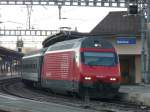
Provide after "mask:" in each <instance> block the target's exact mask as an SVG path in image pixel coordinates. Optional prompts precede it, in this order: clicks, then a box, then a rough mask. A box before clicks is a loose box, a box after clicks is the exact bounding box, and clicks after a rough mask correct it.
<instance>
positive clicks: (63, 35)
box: [42, 31, 90, 47]
mask: <svg viewBox="0 0 150 112" xmlns="http://www.w3.org/2000/svg"><path fill="white" fill-rule="evenodd" d="M84 36H90V34H88V33H79V32H73V31H61V32H59V33H57V34H54V35H52V36H49V37H47V38H46V39H45V40H44V41H43V43H42V45H43V47H48V46H50V45H52V44H55V43H56V42H61V41H65V40H71V39H78V38H83V37H84Z"/></svg>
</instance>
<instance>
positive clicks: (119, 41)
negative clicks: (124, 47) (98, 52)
mask: <svg viewBox="0 0 150 112" xmlns="http://www.w3.org/2000/svg"><path fill="white" fill-rule="evenodd" d="M117 44H136V38H135V37H134V38H133V37H118V38H117Z"/></svg>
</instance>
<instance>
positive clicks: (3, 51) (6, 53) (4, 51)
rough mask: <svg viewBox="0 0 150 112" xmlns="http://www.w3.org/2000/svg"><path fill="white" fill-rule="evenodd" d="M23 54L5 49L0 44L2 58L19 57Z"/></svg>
mask: <svg viewBox="0 0 150 112" xmlns="http://www.w3.org/2000/svg"><path fill="white" fill-rule="evenodd" d="M22 56H23V53H19V52H17V51H14V50H11V49H7V48H4V47H1V46H0V57H2V58H4V57H5V58H6V57H7V58H13V59H20V58H21V57H22Z"/></svg>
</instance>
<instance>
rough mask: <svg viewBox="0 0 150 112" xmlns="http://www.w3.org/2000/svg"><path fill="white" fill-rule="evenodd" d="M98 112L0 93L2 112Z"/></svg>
mask: <svg viewBox="0 0 150 112" xmlns="http://www.w3.org/2000/svg"><path fill="white" fill-rule="evenodd" d="M1 111H2V112H3V111H6V112H97V111H95V110H87V109H82V108H79V107H78V108H77V107H70V106H66V105H60V104H56V103H50V102H38V101H33V100H27V99H22V98H17V97H14V96H10V95H5V94H1V93H0V112H1ZM99 112H100V111H99Z"/></svg>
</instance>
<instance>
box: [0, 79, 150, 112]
mask: <svg viewBox="0 0 150 112" xmlns="http://www.w3.org/2000/svg"><path fill="white" fill-rule="evenodd" d="M0 92H2V93H5V94H9V95H13V96H17V97H21V98H25V99H29V100H36V101H40V102H52V103H58V104H61V105H67V106H73V107H78V108H87V109H92V110H98V111H104V112H126V111H128V112H150V108H148V107H146V106H142V105H137V104H134V103H129V102H125V101H120V99H111V100H110V99H100V100H99V99H97V100H96V99H93V100H91V101H90V102H89V103H88V104H86V103H85V102H84V101H83V100H81V99H80V98H78V97H75V96H74V97H73V96H68V95H60V94H54V93H51V92H48V91H46V90H41V89H36V88H32V87H26V86H25V85H24V84H23V83H22V82H21V80H20V79H19V78H16V79H11V80H2V81H0ZM87 105H89V106H87Z"/></svg>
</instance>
